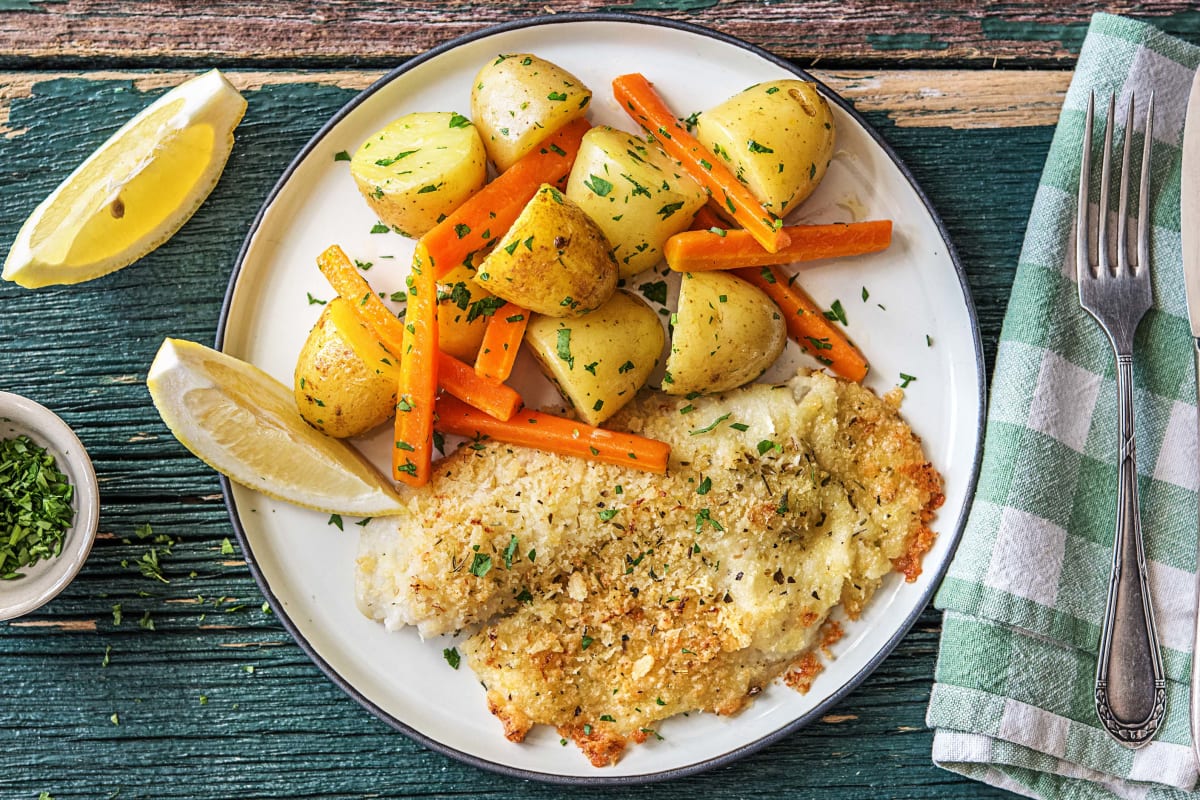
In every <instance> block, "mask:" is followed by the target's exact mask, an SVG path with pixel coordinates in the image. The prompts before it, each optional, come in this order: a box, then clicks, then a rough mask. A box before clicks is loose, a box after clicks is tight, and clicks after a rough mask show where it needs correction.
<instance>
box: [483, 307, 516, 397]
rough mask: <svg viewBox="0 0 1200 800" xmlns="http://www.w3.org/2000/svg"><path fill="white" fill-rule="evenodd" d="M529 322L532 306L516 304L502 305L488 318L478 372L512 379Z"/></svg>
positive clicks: (492, 376) (490, 376)
mask: <svg viewBox="0 0 1200 800" xmlns="http://www.w3.org/2000/svg"><path fill="white" fill-rule="evenodd" d="M528 324H529V310H528V309H524V308H521V307H520V306H519V305H517V304H516V303H505V304H504V305H503V306H501V307H500V309H499V310H498V311H496V313H495V314H493V315H492V318H491V319H489V320H488V323H487V329H486V330H484V332H483V344H481V345H480V346H479V355H477V356H476V357H475V371H476V372H477V373H479V374H480V375H482V376H483V377H485V378H494V379H495V380H498V381H506V380H508V376H509V375H511V374H512V368H513V364H514V363H515V362H516V360H517V350H518V349H519V348H520V347H521V340H522V339H523V338H525V326H526V325H528Z"/></svg>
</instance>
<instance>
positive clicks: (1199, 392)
mask: <svg viewBox="0 0 1200 800" xmlns="http://www.w3.org/2000/svg"><path fill="white" fill-rule="evenodd" d="M1192 344H1193V347H1192V353H1193V355H1195V362H1196V375H1197V383H1196V455H1197V458H1196V474H1197V475H1200V339H1194V340H1193V341H1192ZM1198 545H1200V540H1198ZM1196 561H1197V563H1196V616H1195V617H1194V623H1193V624H1194V634H1193V636H1192V687H1191V689H1192V690H1191V692H1190V695H1189V696H1190V702H1189V708H1190V711H1191V716H1190V719H1191V727H1192V754H1193V756H1195V759H1196V762H1197V763H1198V764H1200V653H1198V652H1197V651H1200V552H1197V555H1196Z"/></svg>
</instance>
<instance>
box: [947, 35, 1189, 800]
mask: <svg viewBox="0 0 1200 800" xmlns="http://www.w3.org/2000/svg"><path fill="white" fill-rule="evenodd" d="M1198 63H1200V48H1197V47H1195V46H1192V45H1190V44H1187V43H1185V42H1181V41H1180V40H1178V39H1175V38H1172V37H1170V36H1167V35H1165V34H1163V33H1162V32H1160V31H1158V30H1156V29H1155V28H1154V27H1152V26H1150V25H1147V24H1143V23H1140V22H1135V21H1132V20H1129V19H1125V18H1121V17H1116V16H1111V15H1107V14H1099V15H1097V16H1095V17H1094V18H1093V20H1092V23H1091V27H1090V28H1089V30H1088V34H1087V38H1086V40H1085V42H1084V45H1083V49H1082V51H1081V52H1080V55H1079V62H1078V66H1077V67H1076V71H1075V75H1074V78H1073V79H1072V81H1071V87H1070V90H1069V91H1068V92H1067V97H1066V101H1065V102H1064V104H1063V109H1062V114H1061V116H1060V117H1059V122H1058V128H1057V130H1056V132H1055V135H1054V140H1053V143H1052V145H1051V148H1050V154H1049V156H1048V157H1047V160H1046V167H1045V170H1044V172H1043V174H1042V179H1041V183H1040V185H1039V187H1038V192H1037V195H1036V198H1035V200H1034V204H1033V211H1032V216H1031V218H1030V222H1029V227H1028V230H1027V231H1026V235H1025V243H1024V246H1023V248H1022V252H1021V260H1020V262H1019V264H1018V267H1017V274H1016V280H1015V283H1014V286H1013V291H1012V297H1011V300H1010V301H1009V306H1008V313H1007V317H1006V318H1005V321H1004V329H1003V333H1002V335H1001V340H1000V346H999V352H998V354H997V357H996V368H995V374H994V377H993V380H992V392H991V404H990V408H989V411H988V419H987V431H986V439H985V445H984V454H983V466H982V472H981V475H980V480H979V487H978V491H977V493H976V496H975V500H974V504H973V506H972V508H971V513H970V517H969V521H968V523H967V528H966V531H965V533H964V536H963V540H962V542H961V544H960V546H959V548H958V552H957V554H956V556H955V558H954V561H953V563H952V565H951V566H950V569H949V572H948V574H947V577H946V579H945V582H944V583H943V585H942V587H941V590H940V591H939V593H938V595H937V600H936V603H937V606H938V607H939V608H941V609H943V610H944V611H945V618H944V625H943V632H942V640H941V651H940V654H939V657H938V664H937V672H936V678H935V684H934V687H933V693H932V696H931V699H930V705H929V714H928V723H929V725H930V726H931V727H933V728H935V729H936V733H935V735H934V744H933V758H934V760H935V761H936V762H937V763H938V764H939V765H940V766H942V767H945V768H946V769H950V770H954V771H955V772H960V773H962V774H964V775H967V776H970V777H972V778H976V779H978V780H982V781H985V782H987V783H990V784H993V785H996V786H1001V787H1004V788H1006V789H1010V790H1012V791H1014V792H1017V793H1019V794H1024V795H1028V796H1030V797H1040V798H1071V799H1072V800H1075V799H1077V798H1078V799H1080V800H1082V799H1084V798H1111V797H1120V798H1130V799H1131V800H1132V799H1136V800H1156V799H1157V798H1197V797H1200V793H1198V794H1193V790H1194V789H1195V787H1196V782H1197V769H1196V765H1195V763H1194V762H1193V760H1192V753H1191V747H1190V736H1189V733H1188V686H1187V682H1188V673H1189V670H1190V669H1191V649H1192V643H1191V626H1192V613H1193V609H1192V598H1193V582H1194V578H1193V576H1194V573H1195V570H1196V539H1197V514H1196V491H1197V484H1198V478H1200V476H1198V475H1197V469H1196V433H1195V425H1196V422H1195V414H1196V407H1195V389H1194V386H1195V384H1194V381H1195V375H1194V370H1193V366H1192V354H1191V338H1190V333H1189V328H1188V321H1187V310H1186V308H1185V306H1184V289H1183V275H1182V272H1181V262H1180V241H1179V227H1180V220H1179V191H1180V183H1179V176H1180V150H1179V148H1180V143H1181V141H1182V134H1183V120H1184V111H1185V109H1186V105H1187V97H1188V90H1189V88H1190V85H1191V81H1192V76H1193V74H1194V72H1195V69H1196V67H1197V64H1198ZM1151 90H1153V91H1154V96H1155V100H1154V102H1155V107H1156V108H1155V118H1154V159H1153V178H1152V187H1151V189H1152V192H1153V196H1152V210H1153V221H1152V227H1151V232H1152V243H1151V252H1152V262H1153V276H1154V307H1153V308H1152V309H1151V310H1150V312H1149V313H1148V314H1147V315H1146V317H1145V319H1144V320H1143V321H1142V324H1141V327H1140V329H1139V331H1138V337H1137V341H1136V345H1135V355H1134V358H1135V361H1134V363H1135V373H1136V376H1135V382H1136V388H1135V392H1134V396H1135V402H1136V404H1137V405H1136V409H1137V410H1136V433H1137V459H1138V472H1139V490H1140V492H1141V512H1142V528H1143V533H1144V536H1145V543H1146V558H1147V561H1148V562H1149V568H1150V580H1151V583H1152V587H1151V593H1152V597H1153V604H1154V614H1155V619H1156V622H1157V625H1158V634H1159V639H1160V642H1161V645H1162V656H1163V664H1164V667H1165V669H1166V673H1167V678H1168V683H1167V718H1166V722H1165V724H1164V726H1163V728H1162V729H1161V730H1160V732H1159V734H1158V736H1157V737H1156V739H1155V740H1154V741H1153V742H1152V743H1150V744H1149V745H1148V746H1146V747H1145V748H1143V749H1141V750H1137V751H1133V750H1128V749H1126V748H1124V747H1121V746H1120V745H1118V744H1116V743H1115V742H1114V741H1112V740H1111V739H1110V738H1109V737H1108V735H1107V734H1106V733H1105V732H1104V731H1103V729H1102V728H1101V727H1100V724H1099V720H1098V719H1097V717H1096V712H1095V705H1094V695H1093V681H1094V680H1095V672H1096V649H1097V644H1098V641H1099V636H1100V621H1101V618H1102V616H1103V613H1104V608H1105V598H1106V593H1107V588H1108V582H1109V569H1110V565H1111V558H1112V556H1111V553H1112V550H1111V548H1112V540H1113V535H1114V529H1115V515H1116V470H1117V468H1116V461H1117V453H1118V443H1117V432H1116V425H1117V406H1116V386H1115V381H1114V364H1113V355H1112V350H1111V349H1110V347H1109V345H1108V343H1107V341H1106V340H1105V339H1104V336H1103V334H1102V333H1101V331H1100V329H1099V327H1098V326H1097V325H1096V323H1095V321H1094V320H1093V319H1092V318H1091V317H1090V316H1088V315H1087V313H1086V312H1084V311H1083V310H1082V309H1080V307H1079V299H1078V294H1077V289H1076V284H1075V266H1074V245H1073V237H1072V225H1073V220H1074V216H1075V202H1076V192H1077V187H1078V181H1079V156H1080V147H1081V143H1082V135H1083V126H1084V116H1085V113H1086V108H1087V102H1088V96H1089V93H1090V92H1091V91H1095V93H1096V98H1097V104H1096V107H1097V111H1098V117H1100V119H1099V120H1098V121H1097V126H1098V130H1102V127H1100V126H1102V125H1103V118H1104V117H1105V116H1106V113H1107V99H1108V97H1109V95H1110V94H1111V93H1113V92H1116V94H1117V109H1118V111H1117V134H1118V141H1120V140H1123V136H1122V125H1123V120H1124V109H1125V107H1126V103H1127V102H1128V99H1129V97H1130V95H1131V94H1136V112H1135V119H1136V120H1137V123H1136V125H1135V128H1136V137H1137V138H1136V139H1135V142H1140V141H1141V136H1142V135H1143V133H1144V122H1143V120H1144V117H1145V111H1146V101H1147V99H1148V97H1149V95H1150V92H1151ZM1135 152H1137V150H1136V148H1135ZM998 157H1003V156H1002V154H998ZM1194 224H1195V223H1194Z"/></svg>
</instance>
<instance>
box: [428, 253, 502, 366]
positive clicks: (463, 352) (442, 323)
mask: <svg viewBox="0 0 1200 800" xmlns="http://www.w3.org/2000/svg"><path fill="white" fill-rule="evenodd" d="M437 292H438V294H437V301H438V316H437V320H438V347H439V348H440V349H441V350H442V352H444V353H448V354H450V355H452V356H454V357H455V358H457V359H458V360H459V361H466V362H467V363H474V362H475V356H476V355H478V354H479V345H480V344H482V343H483V333H484V331H486V330H487V322H488V319H489V318H490V317H491V316H492V314H493V313H495V311H496V309H497V308H499V307H500V306H502V305H504V301H503V300H500V299H498V298H497V297H496V296H495V295H493V294H492V293H491V292H489V291H488V290H487V289H484V288H483V287H482V286H480V285H479V284H478V283H476V282H475V271H474V270H472V269H470V268H469V267H466V266H462V265H460V266H457V267H455V268H454V269H452V270H450V271H449V272H447V273H446V275H445V276H444V277H443V278H442V279H441V280H439V281H438V289H437Z"/></svg>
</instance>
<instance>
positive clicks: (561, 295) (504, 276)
mask: <svg viewBox="0 0 1200 800" xmlns="http://www.w3.org/2000/svg"><path fill="white" fill-rule="evenodd" d="M475 281H476V282H477V283H478V284H479V285H480V286H482V287H483V288H484V289H486V290H488V291H490V292H492V293H493V294H495V295H496V296H497V297H502V298H504V299H505V300H508V301H510V302H513V303H516V304H517V305H519V306H521V307H522V308H527V309H529V310H530V311H536V312H537V313H539V314H545V315H546V316H548V317H577V316H579V315H580V314H586V313H587V312H589V311H591V310H593V309H596V308H599V307H600V306H601V305H602V304H603V303H604V302H605V301H606V300H608V298H610V297H612V293H613V291H614V290H615V289H616V288H617V262H616V260H615V259H614V258H613V255H612V252H611V249H610V248H609V244H608V240H607V239H606V238H604V233H603V231H601V230H600V228H599V227H597V225H596V223H595V222H593V221H592V218H591V217H589V216H588V215H587V214H586V213H585V212H584V211H583V209H581V208H580V207H579V206H577V205H575V204H574V203H573V202H571V201H570V200H569V199H567V198H566V197H565V196H564V195H563V193H562V192H560V191H559V190H558V189H555V188H554V187H553V186H551V185H549V184H543V185H542V187H541V188H540V189H538V191H537V194H535V195H534V196H533V199H532V200H530V201H529V203H528V204H527V205H526V206H525V208H524V209H523V210H522V211H521V214H520V216H518V217H517V219H516V221H515V222H513V224H512V227H511V228H509V229H508V232H507V233H506V234H505V235H504V238H503V239H501V240H500V241H499V242H497V244H496V247H495V248H493V250H492V252H491V253H489V254H488V256H487V258H485V259H484V260H483V263H482V264H480V265H479V268H478V269H477V270H476V272H475Z"/></svg>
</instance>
